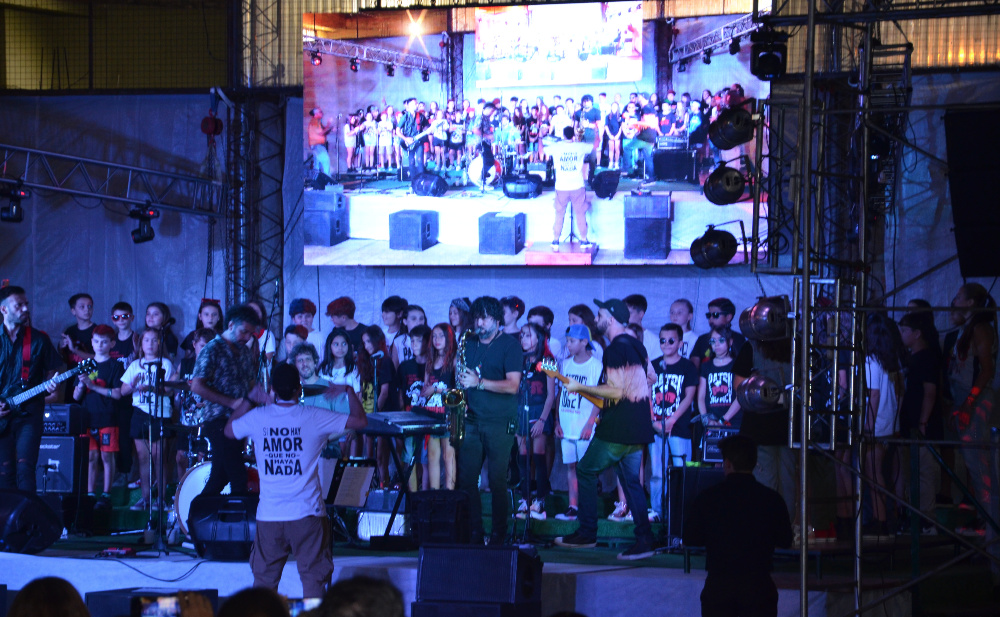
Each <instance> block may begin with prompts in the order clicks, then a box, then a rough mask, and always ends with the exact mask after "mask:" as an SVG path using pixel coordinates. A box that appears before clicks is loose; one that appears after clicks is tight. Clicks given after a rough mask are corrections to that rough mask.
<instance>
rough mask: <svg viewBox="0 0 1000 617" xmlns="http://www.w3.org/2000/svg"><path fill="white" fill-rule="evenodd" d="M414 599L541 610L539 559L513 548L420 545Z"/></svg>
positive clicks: (540, 562) (536, 555) (540, 570)
mask: <svg viewBox="0 0 1000 617" xmlns="http://www.w3.org/2000/svg"><path fill="white" fill-rule="evenodd" d="M456 574H458V575H459V577H460V578H459V579H458V581H459V584H456V576H455V575H456ZM417 600H418V601H420V602H474V603H482V604H518V605H522V606H524V607H525V608H526V609H529V610H530V607H531V606H532V605H535V606H537V607H538V609H539V610H541V600H542V560H541V559H539V558H538V554H537V553H534V554H528V553H527V552H525V551H521V550H519V549H518V548H517V547H516V546H497V547H493V546H489V547H484V546H472V545H468V546H434V545H430V546H423V547H421V548H420V564H419V570H418V571H417ZM522 614H528V613H527V612H525V613H522Z"/></svg>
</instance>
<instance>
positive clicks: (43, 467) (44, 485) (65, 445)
mask: <svg viewBox="0 0 1000 617" xmlns="http://www.w3.org/2000/svg"><path fill="white" fill-rule="evenodd" d="M84 443H85V442H84V441H83V439H81V438H79V437H75V436H74V437H70V436H68V435H67V436H62V437H57V436H52V435H42V443H41V445H40V447H39V449H38V465H37V467H36V468H35V486H36V487H37V489H38V490H39V492H43V493H72V492H73V489H74V487H75V485H76V481H77V479H78V478H80V474H81V471H82V470H83V469H84V468H83V460H84V454H85V446H84Z"/></svg>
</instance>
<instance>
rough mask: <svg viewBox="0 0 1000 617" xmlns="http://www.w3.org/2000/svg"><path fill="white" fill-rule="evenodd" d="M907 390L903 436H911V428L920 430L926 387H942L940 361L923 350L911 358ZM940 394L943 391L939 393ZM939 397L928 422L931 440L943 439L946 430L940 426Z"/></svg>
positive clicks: (902, 416)
mask: <svg viewBox="0 0 1000 617" xmlns="http://www.w3.org/2000/svg"><path fill="white" fill-rule="evenodd" d="M903 374H904V376H905V377H906V390H905V391H904V392H903V403H902V405H901V406H900V414H899V429H900V432H901V433H902V434H903V435H904V436H909V435H910V429H915V428H917V425H918V424H919V423H920V412H921V408H922V407H923V401H924V384H929V383H930V384H934V385H936V386H938V387H939V388H940V385H941V381H942V379H941V376H942V371H941V359H940V358H938V357H937V355H936V354H935V353H934V352H933V351H931V350H930V349H922V350H920V351H918V352H917V353H915V354H913V355H912V356H910V361H909V362H907V364H906V368H904V369H903ZM939 394H940V392H939ZM938 400H939V397H935V400H934V409H933V411H931V416H930V419H929V420H928V422H927V433H926V437H927V438H928V439H942V438H943V437H944V435H943V433H944V427H943V426H942V423H941V406H940V405H939V404H938Z"/></svg>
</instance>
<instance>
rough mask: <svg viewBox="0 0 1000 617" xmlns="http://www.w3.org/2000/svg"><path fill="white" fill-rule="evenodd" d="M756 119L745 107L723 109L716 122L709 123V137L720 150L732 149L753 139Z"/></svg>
mask: <svg viewBox="0 0 1000 617" xmlns="http://www.w3.org/2000/svg"><path fill="white" fill-rule="evenodd" d="M753 132H754V121H753V116H751V115H750V112H749V111H747V110H746V109H744V108H743V107H733V108H730V109H727V110H725V111H723V112H722V113H721V114H719V117H718V118H716V119H715V122H712V124H710V125H708V138H709V139H711V140H712V144H714V145H715V147H716V148H718V149H719V150H732V149H733V148H735V147H736V146H738V145H740V144H745V143H747V142H748V141H750V140H751V139H753Z"/></svg>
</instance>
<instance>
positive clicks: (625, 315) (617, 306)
mask: <svg viewBox="0 0 1000 617" xmlns="http://www.w3.org/2000/svg"><path fill="white" fill-rule="evenodd" d="M594 304H596V305H597V308H602V309H606V310H607V311H608V312H609V313H611V316H612V317H614V319H615V321H617V322H618V323H620V324H622V325H625V324H627V323H628V319H629V312H628V307H627V306H625V303H624V302H623V301H621V300H619V299H618V298H611V299H610V300H605V301H604V302H601V301H600V300H598V299H597V298H594Z"/></svg>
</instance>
